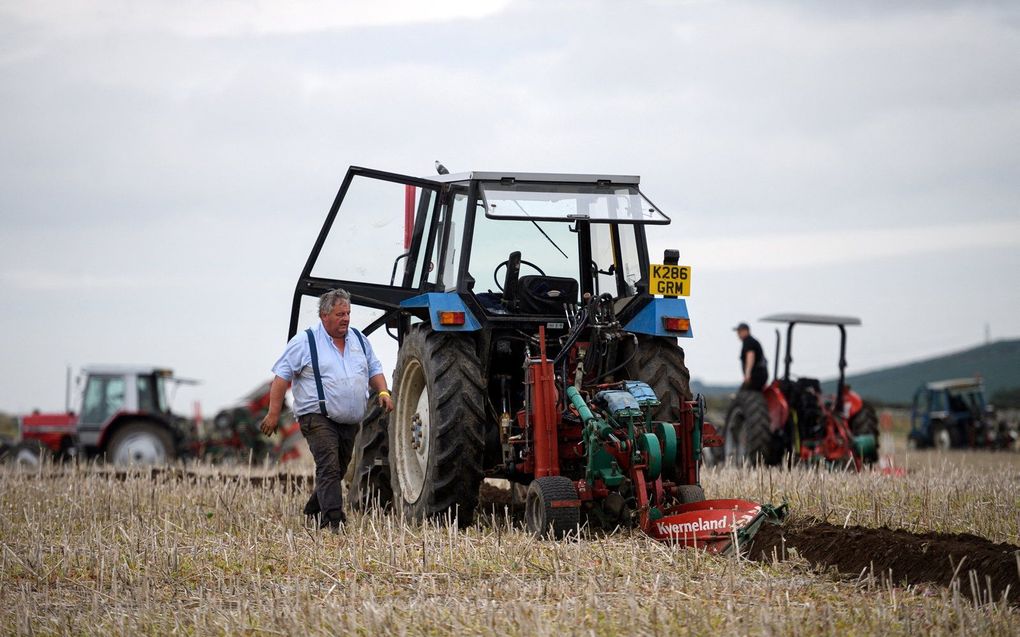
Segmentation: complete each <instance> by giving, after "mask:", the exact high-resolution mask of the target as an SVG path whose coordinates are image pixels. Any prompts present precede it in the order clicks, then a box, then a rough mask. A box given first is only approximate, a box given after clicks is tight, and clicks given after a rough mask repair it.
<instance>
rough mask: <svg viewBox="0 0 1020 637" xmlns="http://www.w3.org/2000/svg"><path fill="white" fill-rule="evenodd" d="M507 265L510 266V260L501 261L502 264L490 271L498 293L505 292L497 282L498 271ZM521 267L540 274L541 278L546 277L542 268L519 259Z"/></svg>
mask: <svg viewBox="0 0 1020 637" xmlns="http://www.w3.org/2000/svg"><path fill="white" fill-rule="evenodd" d="M508 265H510V259H507V260H505V261H503V262H502V263H500V264H499V265H497V266H496V269H495V270H493V271H492V280H493V281H495V282H496V287H497V288H499V291H500V292H505V291H506V290H504V289H503V284H502V283H500V282H499V271H500V270H501V269H503V268H505V267H507V266H508ZM521 265H526V266H528V267H529V268H531V269H533V270H534V271H535V272H538V273H539V274H541V275H542V276H546V273H545V271H544V270H543V269H542V268H540V267H538V266H537V265H535V264H534V263H532V262H531V261H525V260H524V259H521Z"/></svg>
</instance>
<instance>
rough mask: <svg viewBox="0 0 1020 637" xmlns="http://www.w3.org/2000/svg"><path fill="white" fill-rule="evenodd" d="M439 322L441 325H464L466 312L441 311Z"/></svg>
mask: <svg viewBox="0 0 1020 637" xmlns="http://www.w3.org/2000/svg"><path fill="white" fill-rule="evenodd" d="M439 324H440V325H463V324H464V313H463V312H440V313H439Z"/></svg>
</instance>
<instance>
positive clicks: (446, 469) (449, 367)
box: [389, 325, 485, 527]
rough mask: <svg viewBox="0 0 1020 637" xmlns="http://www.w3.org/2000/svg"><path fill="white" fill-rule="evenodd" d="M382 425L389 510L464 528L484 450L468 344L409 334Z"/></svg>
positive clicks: (416, 331)
mask: <svg viewBox="0 0 1020 637" xmlns="http://www.w3.org/2000/svg"><path fill="white" fill-rule="evenodd" d="M393 376H394V378H393V387H394V396H395V397H396V405H395V409H394V411H393V413H392V414H391V416H390V419H389V456H390V476H391V477H390V486H391V488H392V489H393V504H394V508H396V509H397V510H398V511H399V512H400V514H401V515H402V516H403V517H405V518H407V519H411V520H424V519H428V518H442V517H443V516H451V517H455V518H456V519H457V522H458V524H459V525H460V526H462V527H464V526H468V525H470V524H471V522H472V520H473V518H474V514H475V507H476V506H477V505H478V489H479V487H480V486H481V483H482V478H483V475H482V458H483V453H484V450H485V437H484V426H485V409H484V396H485V381H484V378H483V377H482V366H481V364H480V363H479V361H478V356H477V354H476V353H475V347H474V344H473V343H472V341H471V340H470V338H469V337H466V336H464V335H462V334H456V333H450V332H434V331H432V329H430V328H429V327H428V326H425V325H419V326H416V327H415V328H413V329H411V330H410V331H409V332H408V334H407V336H405V337H404V341H403V343H402V344H401V347H400V352H399V353H398V354H397V368H396V371H395V372H394V375H393Z"/></svg>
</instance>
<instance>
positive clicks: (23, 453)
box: [0, 366, 301, 466]
mask: <svg viewBox="0 0 1020 637" xmlns="http://www.w3.org/2000/svg"><path fill="white" fill-rule="evenodd" d="M197 383H198V381H195V380H190V379H185V378H179V377H175V376H174V374H173V372H172V371H171V370H169V369H164V368H155V367H131V366H91V367H86V368H84V369H83V370H82V372H81V375H80V376H79V379H78V385H79V386H81V387H82V391H81V395H80V396H79V397H78V398H77V400H76V401H75V403H76V404H77V405H79V406H80V412H78V413H76V412H75V411H73V410H72V407H71V405H72V398H71V375H70V370H68V378H67V388H66V408H65V410H64V411H63V412H59V413H39V412H36V413H33V414H30V415H26V416H23V417H21V418H20V419H19V422H18V425H19V429H20V437H21V441H20V442H18V443H17V444H14V445H11V446H10V447H9V448H8V449H6V450H4V451H3V453H0V457H3V459H4V460H6V461H10V462H14V463H17V464H20V465H27V466H35V465H38V464H39V462H40V461H41V460H42V459H43V458H44V457H46V456H51V457H53V458H54V459H57V460H66V459H70V458H85V459H92V458H99V459H105V460H106V461H108V462H110V463H112V464H115V465H161V464H168V463H171V462H173V461H174V460H177V459H189V458H200V459H207V460H211V461H224V460H235V461H242V462H244V461H248V460H249V458H251V459H254V460H256V461H259V462H261V461H262V460H263V459H265V458H267V457H268V458H269V459H270V460H280V461H283V460H288V459H290V458H292V457H295V456H296V455H298V454H299V451H298V447H297V441H299V440H300V439H301V436H300V429H299V427H298V426H297V423H296V422H293V419H292V418H286V417H285V420H284V422H289V423H290V424H289V425H288V426H286V427H284V428H283V429H282V431H281V434H282V438H281V441H280V442H279V443H277V444H275V445H274V444H273V443H272V442H271V441H270V440H269V439H268V438H266V437H265V436H263V435H262V433H261V432H260V431H259V430H258V419H259V418H260V414H264V413H265V410H266V406H267V405H268V385H265V386H260V387H259V389H257V390H256V391H255V392H253V393H252V394H251V395H249V396H247V397H246V398H245V399H244V401H243V403H242V404H241V405H238V406H237V407H235V408H229V409H225V410H223V411H221V412H220V413H219V414H217V416H216V418H215V419H214V420H213V427H212V430H211V431H208V432H206V431H203V424H202V418H201V416H200V415H199V414H198V413H196V415H195V417H194V418H187V417H184V416H180V415H177V414H175V413H173V412H172V411H171V408H170V402H171V400H172V398H171V397H172V395H173V394H174V392H175V389H176V387H177V386H180V385H196V384H197Z"/></svg>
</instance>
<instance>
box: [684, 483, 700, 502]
mask: <svg viewBox="0 0 1020 637" xmlns="http://www.w3.org/2000/svg"><path fill="white" fill-rule="evenodd" d="M679 496H680V504H688V503H691V502H704V501H705V490H704V489H702V488H701V485H697V484H681V485H680V493H679Z"/></svg>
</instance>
